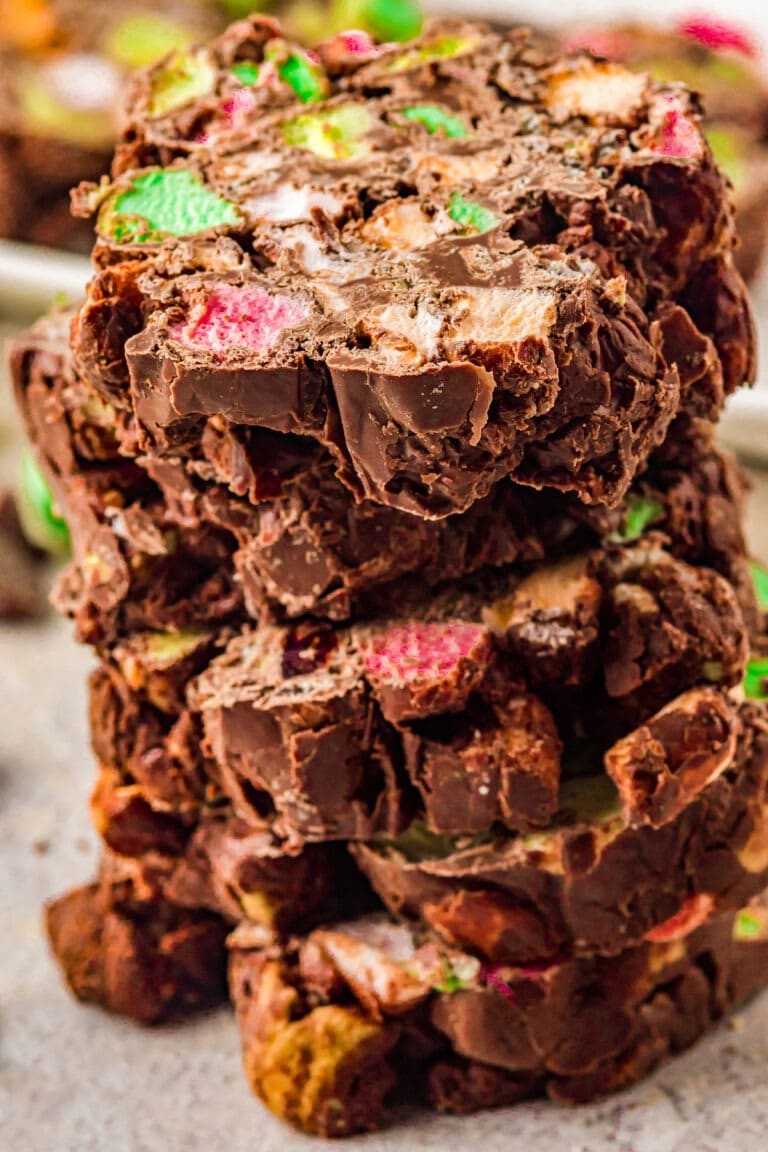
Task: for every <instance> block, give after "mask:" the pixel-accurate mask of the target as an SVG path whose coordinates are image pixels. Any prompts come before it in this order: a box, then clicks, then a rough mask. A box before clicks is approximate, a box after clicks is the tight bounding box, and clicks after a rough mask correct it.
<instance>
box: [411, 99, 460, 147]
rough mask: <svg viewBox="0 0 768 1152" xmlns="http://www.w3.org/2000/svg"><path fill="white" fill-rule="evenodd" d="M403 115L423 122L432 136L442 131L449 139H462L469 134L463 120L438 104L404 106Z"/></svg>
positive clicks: (416, 121) (418, 122)
mask: <svg viewBox="0 0 768 1152" xmlns="http://www.w3.org/2000/svg"><path fill="white" fill-rule="evenodd" d="M403 116H404V117H405V119H406V120H410V121H411V122H413V123H416V124H422V125H423V126H424V127H425V128H426V130H427V132H429V134H430V135H431V136H435V135H436V134H437V133H438V132H440V133H442V134H443V135H444V136H447V137H448V139H449V140H460V139H461V138H462V137H464V136H467V135H468V132H467V129H466V128H465V126H464V123H463V121H462V120H460V119H459V117H458V116H451V115H450V113H448V112H446V111H445V109H444V108H440V107H438V105H437V104H414V105H413V106H412V107H411V108H403Z"/></svg>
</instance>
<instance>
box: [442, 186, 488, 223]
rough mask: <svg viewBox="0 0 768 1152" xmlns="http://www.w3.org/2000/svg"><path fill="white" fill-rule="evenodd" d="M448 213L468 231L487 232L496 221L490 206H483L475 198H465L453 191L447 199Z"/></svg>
mask: <svg viewBox="0 0 768 1152" xmlns="http://www.w3.org/2000/svg"><path fill="white" fill-rule="evenodd" d="M448 215H449V216H450V218H451V220H453V221H455V223H456V224H460V225H461V227H462V228H464V229H466V231H468V232H489V231H490V230H491V228H495V227H496V223H497V220H496V216H495V215H494V213H493V212H491V210H490V208H484V207H483V205H482V204H478V203H477V201H475V200H466V199H465V198H464V197H463V196H462V195H461V193H460V192H454V193H453V194H452V196H451V198H450V200H449V201H448Z"/></svg>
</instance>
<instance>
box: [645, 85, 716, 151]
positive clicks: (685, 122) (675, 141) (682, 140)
mask: <svg viewBox="0 0 768 1152" xmlns="http://www.w3.org/2000/svg"><path fill="white" fill-rule="evenodd" d="M665 103H666V104H667V106H668V107H667V111H666V112H665V113H664V115H663V117H662V119H661V123H660V125H659V127H658V129H657V132H656V137H655V139H654V140H653V141H652V142H651V144H650V145H649V147H650V149H651V151H652V152H658V153H660V154H661V155H662V156H674V157H676V158H678V159H681V160H688V159H692V158H696V157H699V156H701V154H702V152H703V150H704V142H703V140H702V136H701V132H700V131H699V129H698V127H697V125H696V124H695V123H694V122H693V120H691V119H690V117H688V116H686V115H685V113H684V112H681V111H680V108H679V107H678V105H677V101H676V99H675V97H674V96H667V97H665Z"/></svg>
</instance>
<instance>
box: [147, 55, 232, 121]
mask: <svg viewBox="0 0 768 1152" xmlns="http://www.w3.org/2000/svg"><path fill="white" fill-rule="evenodd" d="M215 84H216V69H215V68H214V66H213V64H212V62H211V60H210V57H209V56H208V53H207V52H203V51H199V52H175V53H174V54H173V56H171V58H170V59H169V61H168V63H167V64H166V65H165V67H164V68H162V69H161V70H160V71H159V72H158V73H157V74H156V75H155V76H154V77H153V79H152V90H151V93H150V97H149V114H150V116H165V115H166V114H167V113H168V112H171V111H173V109H174V108H179V107H180V106H181V105H182V104H187V103H188V102H189V101H190V100H197V99H199V98H200V97H201V96H207V95H208V93H209V92H212V91H213V89H214V86H215Z"/></svg>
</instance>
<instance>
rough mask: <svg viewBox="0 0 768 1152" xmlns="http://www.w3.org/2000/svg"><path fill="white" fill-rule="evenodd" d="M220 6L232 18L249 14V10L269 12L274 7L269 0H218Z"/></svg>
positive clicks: (237, 18)
mask: <svg viewBox="0 0 768 1152" xmlns="http://www.w3.org/2000/svg"><path fill="white" fill-rule="evenodd" d="M219 2H220V4H221V7H222V8H223V9H224V11H225V12H226V14H227V15H228V16H229V17H230V18H231V19H232V20H240V19H241V18H242V17H243V16H250V14H251V12H271V11H272V9H273V8H274V7H275V5H274V4H272V3H270V2H269V0H262V2H261V3H260V2H259V0H219Z"/></svg>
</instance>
